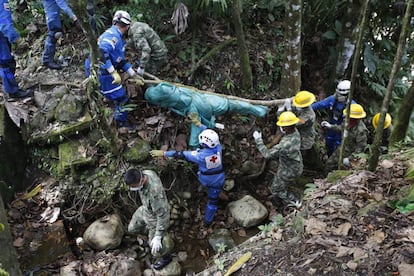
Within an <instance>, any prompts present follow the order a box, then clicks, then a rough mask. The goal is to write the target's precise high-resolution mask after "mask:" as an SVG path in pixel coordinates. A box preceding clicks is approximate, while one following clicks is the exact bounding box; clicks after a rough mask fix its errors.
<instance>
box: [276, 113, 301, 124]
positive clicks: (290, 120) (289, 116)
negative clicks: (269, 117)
mask: <svg viewBox="0 0 414 276" xmlns="http://www.w3.org/2000/svg"><path fill="white" fill-rule="evenodd" d="M298 122H299V118H298V117H296V115H295V113H293V112H292V111H285V112H282V114H280V116H279V120H278V121H277V123H276V125H278V126H292V125H296V124H297V123H298Z"/></svg>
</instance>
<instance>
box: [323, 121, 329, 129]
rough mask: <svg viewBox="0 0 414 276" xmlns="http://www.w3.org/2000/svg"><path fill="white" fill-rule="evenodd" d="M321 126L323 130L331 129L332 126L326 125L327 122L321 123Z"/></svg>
mask: <svg viewBox="0 0 414 276" xmlns="http://www.w3.org/2000/svg"><path fill="white" fill-rule="evenodd" d="M321 126H322V127H323V128H331V127H332V125H331V124H330V123H328V122H327V121H322V122H321Z"/></svg>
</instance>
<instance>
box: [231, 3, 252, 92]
mask: <svg viewBox="0 0 414 276" xmlns="http://www.w3.org/2000/svg"><path fill="white" fill-rule="evenodd" d="M239 1H240V0H233V23H234V28H235V31H236V37H237V44H238V45H239V55H240V69H241V77H242V89H243V90H245V91H252V90H253V76H252V68H251V67H250V58H249V51H248V49H247V45H246V39H245V36H244V32H243V23H242V20H241V16H240V10H241V7H240V2H239Z"/></svg>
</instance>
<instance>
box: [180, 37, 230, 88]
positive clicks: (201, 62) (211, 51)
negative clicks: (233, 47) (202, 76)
mask: <svg viewBox="0 0 414 276" xmlns="http://www.w3.org/2000/svg"><path fill="white" fill-rule="evenodd" d="M234 42H236V38H230V39H228V40H226V41H224V42H223V43H221V44H219V45H217V46H216V47H214V48H213V49H211V50H210V51H208V52H207V54H205V55H204V56H203V57H202V58H201V59H200V60H199V61H197V63H196V64H194V66H193V68H191V70H190V71H189V72H188V73H187V79H189V80H191V79H192V77H193V74H194V72H195V71H197V69H198V68H199V67H200V66H201V65H202V64H204V63H205V62H206V61H207V60H209V59H210V58H211V57H212V56H214V55H215V54H216V53H218V52H220V51H221V49H223V48H225V47H227V46H228V45H230V44H232V43H234Z"/></svg>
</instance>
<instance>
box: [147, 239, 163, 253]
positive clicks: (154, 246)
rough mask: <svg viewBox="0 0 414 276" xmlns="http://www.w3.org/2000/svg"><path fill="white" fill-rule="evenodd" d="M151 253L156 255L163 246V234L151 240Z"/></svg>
mask: <svg viewBox="0 0 414 276" xmlns="http://www.w3.org/2000/svg"><path fill="white" fill-rule="evenodd" d="M150 246H151V253H152V254H153V255H154V254H155V253H157V252H158V251H160V249H161V248H162V243H161V236H154V238H152V240H151V242H150Z"/></svg>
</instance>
